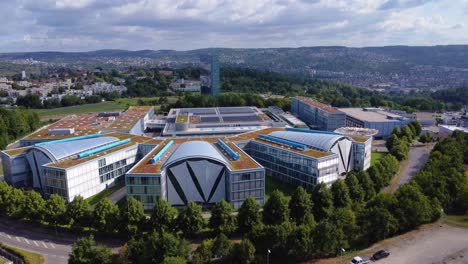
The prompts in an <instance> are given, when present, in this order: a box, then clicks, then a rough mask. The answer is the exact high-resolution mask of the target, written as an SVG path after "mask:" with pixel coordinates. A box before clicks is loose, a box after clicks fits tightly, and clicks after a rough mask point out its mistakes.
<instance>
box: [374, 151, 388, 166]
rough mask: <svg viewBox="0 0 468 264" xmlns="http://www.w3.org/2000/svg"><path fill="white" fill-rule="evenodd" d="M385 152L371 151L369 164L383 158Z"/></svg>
mask: <svg viewBox="0 0 468 264" xmlns="http://www.w3.org/2000/svg"><path fill="white" fill-rule="evenodd" d="M385 155H386V154H385V153H382V152H374V151H372V156H371V166H373V165H374V164H375V163H376V162H377V161H379V159H381V158H383V157H384V156H385Z"/></svg>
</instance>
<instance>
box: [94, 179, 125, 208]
mask: <svg viewBox="0 0 468 264" xmlns="http://www.w3.org/2000/svg"><path fill="white" fill-rule="evenodd" d="M123 186H124V184H123V183H121V184H117V185H115V186H113V187H111V188H107V189H105V190H104V191H102V192H100V193H98V194H96V195H93V196H91V197H89V198H88V199H86V201H88V203H89V204H90V205H93V204H97V203H99V201H101V200H102V199H104V198H106V197H109V195H111V194H113V193H115V192H116V191H117V190H119V189H120V188H122V187H123Z"/></svg>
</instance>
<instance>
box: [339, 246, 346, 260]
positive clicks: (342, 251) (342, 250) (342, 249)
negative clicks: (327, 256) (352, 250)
mask: <svg viewBox="0 0 468 264" xmlns="http://www.w3.org/2000/svg"><path fill="white" fill-rule="evenodd" d="M345 252H346V250H345V249H344V248H341V261H340V262H341V263H343V254H344V253H345Z"/></svg>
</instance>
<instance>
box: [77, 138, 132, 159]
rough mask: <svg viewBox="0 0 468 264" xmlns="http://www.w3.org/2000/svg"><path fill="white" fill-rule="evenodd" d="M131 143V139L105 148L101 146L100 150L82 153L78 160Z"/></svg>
mask: <svg viewBox="0 0 468 264" xmlns="http://www.w3.org/2000/svg"><path fill="white" fill-rule="evenodd" d="M130 141H131V139H130V138H127V139H124V140H119V141H117V142H113V143H110V144H107V145H104V146H101V147H98V148H95V149H91V150H88V151H85V152H82V153H80V154H78V158H79V159H81V158H85V157H88V156H91V155H94V154H96V153H99V152H103V151H106V150H108V149H111V148H115V147H118V146H121V145H124V144H127V143H129V142H130Z"/></svg>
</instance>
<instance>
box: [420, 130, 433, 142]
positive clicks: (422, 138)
mask: <svg viewBox="0 0 468 264" xmlns="http://www.w3.org/2000/svg"><path fill="white" fill-rule="evenodd" d="M419 142H421V143H429V142H432V137H431V134H429V133H427V132H426V133H424V134H422V135H421V136H420V137H419Z"/></svg>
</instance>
